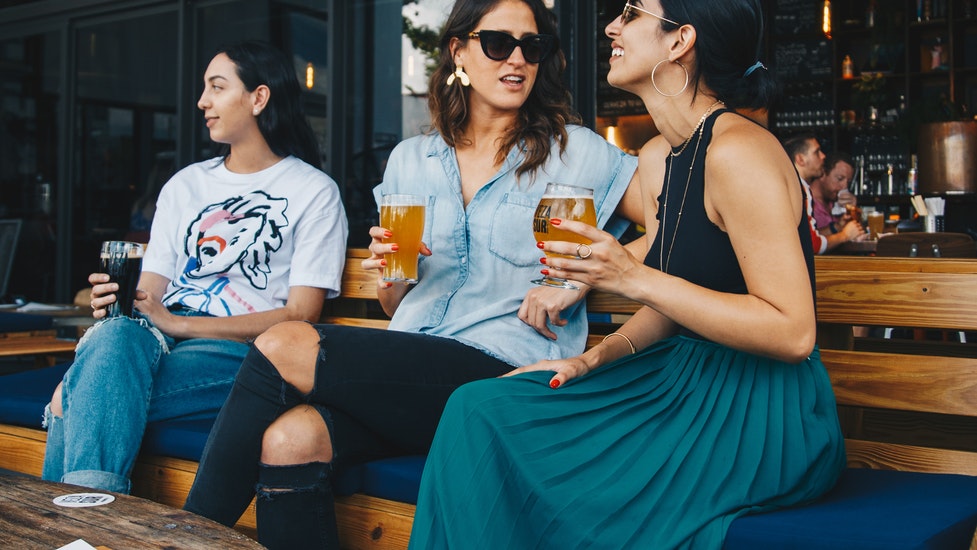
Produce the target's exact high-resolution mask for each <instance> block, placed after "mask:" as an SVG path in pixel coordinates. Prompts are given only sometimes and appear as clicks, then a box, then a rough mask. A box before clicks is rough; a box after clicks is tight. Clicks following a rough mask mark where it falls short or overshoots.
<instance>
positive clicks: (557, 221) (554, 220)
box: [550, 218, 563, 225]
mask: <svg viewBox="0 0 977 550" xmlns="http://www.w3.org/2000/svg"><path fill="white" fill-rule="evenodd" d="M561 223H563V220H561V219H560V218H550V225H560V224H561Z"/></svg>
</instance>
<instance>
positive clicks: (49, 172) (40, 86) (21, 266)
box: [0, 33, 61, 301]
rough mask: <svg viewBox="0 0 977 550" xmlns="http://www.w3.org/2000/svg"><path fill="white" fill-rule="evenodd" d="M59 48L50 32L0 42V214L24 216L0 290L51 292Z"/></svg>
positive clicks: (41, 295)
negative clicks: (9, 270) (4, 285)
mask: <svg viewBox="0 0 977 550" xmlns="http://www.w3.org/2000/svg"><path fill="white" fill-rule="evenodd" d="M59 52H60V41H59V39H58V35H57V34H56V33H49V34H39V35H34V36H29V37H26V38H14V39H9V40H4V41H2V42H0V218H16V219H21V220H23V222H22V223H23V226H22V228H21V231H20V239H19V242H18V245H17V252H16V254H15V257H14V263H13V268H12V270H13V271H12V273H11V276H10V281H9V283H8V287H7V289H6V294H7V295H8V297H9V296H23V297H25V298H26V299H28V300H33V301H50V300H52V299H53V291H54V275H53V270H52V269H51V266H52V265H55V241H54V236H55V234H56V231H55V230H56V225H55V224H56V220H57V201H56V200H55V198H56V196H57V193H60V192H61V187H60V186H59V182H58V181H57V179H56V178H57V175H58V155H57V145H58V132H57V128H58V124H57V121H58V114H59V113H58V100H59V96H60V88H61V86H60V84H61V82H60V79H59V72H58V71H59V68H60V66H61V59H60V55H59ZM2 260H6V258H3V259H2ZM3 290H4V289H0V294H2V293H3Z"/></svg>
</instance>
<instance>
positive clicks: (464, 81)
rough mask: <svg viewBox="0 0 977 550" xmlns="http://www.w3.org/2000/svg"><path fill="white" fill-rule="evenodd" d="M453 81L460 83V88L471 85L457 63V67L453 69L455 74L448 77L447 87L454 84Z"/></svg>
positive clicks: (466, 74)
mask: <svg viewBox="0 0 977 550" xmlns="http://www.w3.org/2000/svg"><path fill="white" fill-rule="evenodd" d="M455 80H457V81H458V82H461V85H462V86H471V85H472V80H471V79H470V78H468V73H466V72H465V68H464V67H462V66H461V63H459V64H458V67H457V68H455V72H453V73H451V74H449V75H448V80H447V82H446V84H447V85H448V86H451V85H452V84H454V83H455Z"/></svg>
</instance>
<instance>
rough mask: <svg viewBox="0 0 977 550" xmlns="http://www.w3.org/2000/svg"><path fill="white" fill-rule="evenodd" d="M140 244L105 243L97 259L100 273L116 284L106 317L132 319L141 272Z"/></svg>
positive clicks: (142, 249)
mask: <svg viewBox="0 0 977 550" xmlns="http://www.w3.org/2000/svg"><path fill="white" fill-rule="evenodd" d="M143 251H144V247H143V245H142V243H132V242H128V241H105V242H103V243H102V255H101V257H100V258H99V269H100V272H101V273H108V275H109V282H113V283H118V285H119V290H118V291H117V292H116V293H115V302H114V303H112V304H109V305H108V307H106V308H105V312H106V317H118V316H120V315H124V316H126V317H132V304H133V302H135V301H136V285H138V284H139V274H140V273H141V272H142V255H143Z"/></svg>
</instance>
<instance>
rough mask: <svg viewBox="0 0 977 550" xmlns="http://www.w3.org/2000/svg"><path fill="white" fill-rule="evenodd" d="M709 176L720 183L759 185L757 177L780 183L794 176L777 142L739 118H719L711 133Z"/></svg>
mask: <svg viewBox="0 0 977 550" xmlns="http://www.w3.org/2000/svg"><path fill="white" fill-rule="evenodd" d="M706 161H707V162H706V170H707V173H708V174H709V175H714V176H717V175H721V176H722V177H721V178H718V179H721V180H726V181H730V180H732V181H736V182H737V185H743V184H744V183H746V182H748V181H752V182H753V183H760V182H759V181H757V178H756V177H755V175H756V174H768V175H771V176H774V177H777V178H778V179H781V180H782V181H786V180H789V179H791V177H790V176H791V175H792V174H793V172H794V168H793V165H792V164H791V162H790V159H789V157H788V156H787V153H786V152H785V151H784V148H783V146H782V145H781V144H780V142H779V141H778V140H777V138H776V137H775V136H774V135H773V134H771V133H770V132H769V131H767V130H766V129H765V128H763V127H762V126H760V125H758V124H756V123H754V122H751V121H750V120H747V119H745V118H743V117H741V116H739V115H736V114H733V113H728V114H724V115H722V116H720V117H719V119H718V120H717V121H716V125H715V127H714V129H713V138H712V141H711V142H710V143H709V149H708V156H707V157H706Z"/></svg>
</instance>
